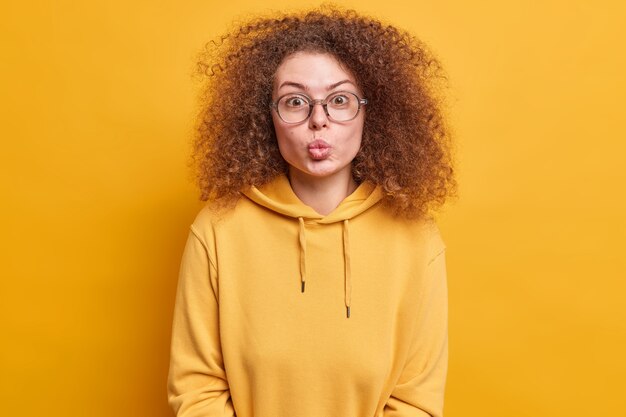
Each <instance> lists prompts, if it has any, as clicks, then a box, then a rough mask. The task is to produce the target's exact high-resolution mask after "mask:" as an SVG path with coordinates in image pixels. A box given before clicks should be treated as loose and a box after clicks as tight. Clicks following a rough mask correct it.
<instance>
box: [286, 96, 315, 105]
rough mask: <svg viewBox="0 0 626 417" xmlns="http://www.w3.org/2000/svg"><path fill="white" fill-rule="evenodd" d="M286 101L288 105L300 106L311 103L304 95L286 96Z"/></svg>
mask: <svg viewBox="0 0 626 417" xmlns="http://www.w3.org/2000/svg"><path fill="white" fill-rule="evenodd" d="M284 103H285V105H286V106H287V107H292V108H300V107H305V106H308V105H309V102H308V101H307V100H306V99H305V98H304V97H302V96H291V97H285V99H284Z"/></svg>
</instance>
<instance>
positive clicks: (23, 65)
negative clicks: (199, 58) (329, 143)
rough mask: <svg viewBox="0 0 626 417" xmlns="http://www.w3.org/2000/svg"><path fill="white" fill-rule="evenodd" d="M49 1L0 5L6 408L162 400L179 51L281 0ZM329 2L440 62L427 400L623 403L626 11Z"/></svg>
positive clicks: (183, 94) (486, 409)
mask: <svg viewBox="0 0 626 417" xmlns="http://www.w3.org/2000/svg"><path fill="white" fill-rule="evenodd" d="M53 3H54V4H53ZM53 3H52V2H44V1H31V2H22V3H19V2H11V4H3V6H2V16H1V17H0V20H1V21H2V26H1V30H2V32H1V34H0V35H1V36H0V44H1V45H2V49H1V50H2V57H1V58H0V71H1V81H0V88H1V90H0V93H1V97H2V103H1V104H0V106H1V109H0V110H1V112H0V118H1V125H0V131H1V132H2V133H1V138H2V146H1V155H2V159H1V161H2V164H1V167H2V168H1V170H2V172H1V176H0V181H1V182H0V184H1V196H2V204H1V206H0V214H1V215H0V222H1V223H0V227H1V229H0V230H1V234H2V243H1V244H2V246H1V248H0V257H1V259H0V261H1V264H0V273H1V275H2V279H1V281H0V282H1V283H0V285H1V287H0V297H1V298H0V316H1V323H2V327H1V330H2V342H1V347H0V354H1V356H0V361H1V362H0V403H1V404H2V412H1V413H2V415H6V416H47V417H55V416H89V417H99V416H102V417H105V416H106V417H111V416H115V417H123V416H128V417H131V416H132V417H137V416H170V415H171V413H170V411H169V408H168V406H167V403H166V391H165V387H166V375H167V366H168V359H169V358H168V349H169V336H170V335H169V332H170V326H171V313H172V308H173V297H174V290H175V285H176V279H177V272H178V262H179V259H180V255H181V251H182V247H183V244H184V241H185V238H186V234H187V227H188V225H189V223H190V222H191V221H192V219H193V217H194V215H195V213H196V211H197V210H198V208H199V207H200V205H199V203H198V201H197V192H196V190H195V189H194V186H193V184H192V183H191V182H190V175H189V173H188V170H187V168H186V158H187V155H188V142H189V138H190V136H191V131H192V121H193V114H194V111H195V107H194V105H195V104H194V94H195V91H196V88H197V85H196V84H194V82H193V81H192V79H191V77H190V74H191V72H192V70H193V59H194V54H195V53H196V52H197V51H198V50H199V49H200V48H201V47H202V46H203V44H204V43H205V42H206V41H208V40H209V39H212V38H215V37H217V36H218V35H219V34H220V33H222V31H223V30H224V29H226V28H227V27H228V25H229V23H230V22H231V21H232V20H233V19H236V18H242V17H245V15H246V13H250V12H252V13H254V12H259V11H260V12H263V11H267V10H268V9H280V8H284V7H292V6H293V4H294V2H293V1H282V0H281V1H278V0H275V1H268V2H265V3H264V5H263V6H260V5H258V4H255V3H254V2H253V1H241V0H232V1H227V2H219V3H218V2H201V1H185V2H174V1H160V2H155V1H135V2H126V1H120V0H112V1H108V2H99V3H93V2H74V1H67V0H64V1H56V2H53ZM301 4H302V5H304V6H307V5H312V4H315V3H312V2H304V3H301ZM342 4H346V5H349V6H353V7H358V9H359V10H361V11H364V12H366V13H371V14H374V15H377V16H379V17H380V18H382V19H384V20H386V21H389V22H392V23H394V24H396V25H397V26H400V27H403V28H406V29H409V30H411V31H412V32H414V33H415V34H417V35H418V36H420V37H421V38H423V39H424V40H425V41H426V42H428V43H429V44H430V45H431V46H432V47H433V49H434V50H435V51H436V52H437V54H438V55H439V56H440V57H441V59H442V61H443V62H444V64H445V66H446V68H447V70H448V73H449V75H450V79H451V89H450V113H451V119H452V122H453V125H454V127H455V136H456V143H457V147H456V155H457V159H458V170H459V181H460V183H461V188H460V196H461V199H460V200H459V201H458V202H457V203H455V204H452V205H449V206H448V207H447V209H446V210H445V211H444V212H443V213H442V215H441V216H440V227H441V229H442V232H443V234H444V238H445V240H446V243H447V245H448V252H447V253H448V271H449V287H450V372H449V379H448V381H449V382H448V389H447V393H446V415H447V416H448V417H461V416H462V417H472V416H481V417H487V416H494V417H495V416H498V417H501V416H514V417H517V416H520V417H525V416H529V417H530V416H533V417H537V416H589V415H598V416H615V415H623V414H622V413H624V410H626V395H625V393H626V382H625V381H626V360H625V359H624V356H625V355H626V308H625V307H624V304H625V303H626V301H625V295H626V279H625V278H626V263H625V260H624V259H625V258H624V254H623V250H624V249H625V245H624V241H625V238H626V220H625V217H626V215H625V214H624V213H626V197H625V195H624V194H625V193H624V188H625V187H624V183H625V180H626V168H625V167H626V145H625V141H626V135H625V133H626V128H625V123H624V122H625V120H626V119H625V118H624V97H625V96H626V88H625V87H626V82H625V81H624V74H626V65H625V56H626V54H625V53H624V42H623V41H624V39H626V30H625V29H624V25H623V22H624V21H626V13H625V8H624V6H623V4H624V3H623V2H618V1H612V2H609V1H576V0H574V1H572V0H569V1H565V0H549V1H544V2H538V1H536V2H530V1H515V2H506V1H505V2H503V1H495V0H493V1H482V0H479V1H472V2H465V1H458V0H457V1H417V2H410V3H409V2H407V3H406V4H403V3H401V2H395V1H390V0H386V1H382V2H380V1H376V2H375V1H358V2H357V1H353V2H343V3H342ZM294 417H296V416H294ZM341 417H349V416H341Z"/></svg>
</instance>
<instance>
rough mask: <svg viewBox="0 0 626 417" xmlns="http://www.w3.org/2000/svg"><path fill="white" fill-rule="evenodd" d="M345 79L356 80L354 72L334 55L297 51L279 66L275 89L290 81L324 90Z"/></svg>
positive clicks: (275, 78) (275, 77)
mask: <svg viewBox="0 0 626 417" xmlns="http://www.w3.org/2000/svg"><path fill="white" fill-rule="evenodd" d="M343 80H349V81H351V82H353V83H354V82H355V80H354V77H353V76H352V74H351V73H350V72H349V71H348V70H347V69H346V68H345V67H344V66H343V65H342V64H341V63H340V62H339V61H338V60H337V58H335V57H334V56H332V55H330V54H327V53H320V52H296V53H294V54H291V55H288V56H287V57H286V58H285V59H284V60H283V62H282V63H281V64H280V65H279V66H278V69H277V70H276V73H275V75H274V89H278V88H280V86H281V84H283V83H285V82H288V83H296V84H302V85H303V86H305V87H306V88H307V89H311V90H314V89H322V90H324V89H325V88H326V87H328V86H329V85H332V84H335V83H337V82H339V81H343Z"/></svg>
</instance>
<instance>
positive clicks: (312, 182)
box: [288, 169, 358, 216]
mask: <svg viewBox="0 0 626 417" xmlns="http://www.w3.org/2000/svg"><path fill="white" fill-rule="evenodd" d="M288 177H289V182H290V183H291V188H292V189H293V192H294V193H295V194H296V195H297V196H298V198H299V199H300V201H302V202H303V203H304V204H306V205H307V206H309V207H312V208H313V209H314V210H315V211H316V212H318V213H319V214H321V215H323V216H326V215H328V214H330V213H331V212H332V211H333V210H334V209H335V208H337V206H338V205H339V204H340V203H341V202H342V201H343V200H344V199H345V198H346V197H347V196H349V195H350V194H352V193H353V192H354V190H356V188H357V187H358V184H357V183H356V181H355V180H354V178H352V173H351V170H350V169H347V170H344V171H342V172H338V173H336V174H334V175H331V176H328V177H312V176H310V175H306V174H304V173H302V172H301V171H298V170H295V169H290V170H289V175H288Z"/></svg>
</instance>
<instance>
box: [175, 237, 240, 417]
mask: <svg viewBox="0 0 626 417" xmlns="http://www.w3.org/2000/svg"><path fill="white" fill-rule="evenodd" d="M167 394H168V401H169V404H170V406H171V407H172V408H173V410H174V412H175V413H176V416H177V417H233V416H235V412H234V408H233V405H232V400H231V398H230V391H229V386H228V381H227V379H226V372H225V370H224V363H223V358H222V351H221V345H220V332H219V320H218V286H217V269H216V268H215V265H214V263H213V262H212V261H211V259H210V257H209V251H208V250H207V247H206V244H205V243H204V242H203V241H202V240H201V239H200V238H199V237H198V236H197V235H196V233H195V232H194V230H193V228H192V231H191V232H190V234H189V238H188V240H187V244H186V247H185V251H184V253H183V257H182V261H181V267H180V275H179V279H178V288H177V293H176V302H175V307H174V318H173V323H172V339H171V351H170V368H169V375H168V383H167Z"/></svg>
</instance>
